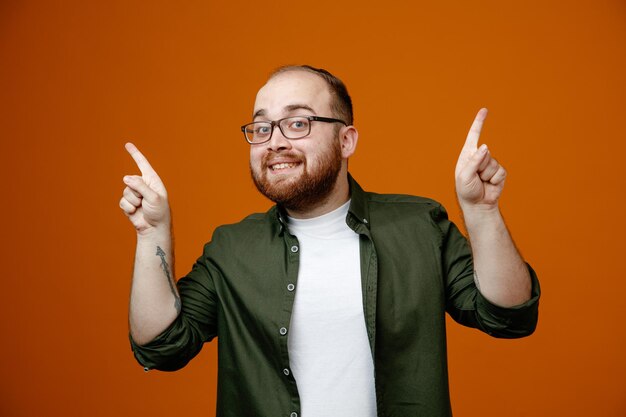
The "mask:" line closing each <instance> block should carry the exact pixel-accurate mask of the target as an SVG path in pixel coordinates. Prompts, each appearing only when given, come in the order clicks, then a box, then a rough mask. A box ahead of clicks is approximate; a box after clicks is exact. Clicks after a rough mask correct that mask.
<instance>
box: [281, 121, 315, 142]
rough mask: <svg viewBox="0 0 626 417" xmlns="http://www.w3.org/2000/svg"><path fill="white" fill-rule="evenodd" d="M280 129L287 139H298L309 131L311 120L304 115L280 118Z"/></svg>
mask: <svg viewBox="0 0 626 417" xmlns="http://www.w3.org/2000/svg"><path fill="white" fill-rule="evenodd" d="M280 130H282V132H283V134H284V135H285V137H287V138H289V139H300V138H303V137H305V136H306V135H308V134H309V133H310V132H311V121H310V120H309V119H307V118H306V117H289V118H287V119H283V120H281V122H280Z"/></svg>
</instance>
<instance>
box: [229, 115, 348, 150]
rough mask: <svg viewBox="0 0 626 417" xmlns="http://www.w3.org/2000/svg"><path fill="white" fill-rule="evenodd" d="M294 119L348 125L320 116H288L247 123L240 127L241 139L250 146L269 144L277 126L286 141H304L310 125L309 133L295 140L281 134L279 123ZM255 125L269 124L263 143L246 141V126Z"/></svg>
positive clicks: (281, 129)
mask: <svg viewBox="0 0 626 417" xmlns="http://www.w3.org/2000/svg"><path fill="white" fill-rule="evenodd" d="M295 118H301V119H308V120H309V121H310V122H323V123H342V124H343V125H345V126H348V124H347V123H346V122H344V121H343V120H339V119H333V118H332V117H322V116H289V117H284V118H282V119H279V120H272V121H259V122H252V123H247V124H245V125H243V126H241V131H242V132H243V137H244V138H245V139H246V142H248V143H249V144H250V145H260V144H262V143H266V142H269V141H270V140H271V139H272V135H273V134H274V128H275V127H276V126H278V129H280V133H282V134H283V136H284V137H286V138H287V139H304V138H306V137H307V136H309V135H310V134H311V125H310V124H309V131H308V132H307V133H306V135H302V136H299V137H297V138H290V137H289V136H287V135H286V134H285V132H283V128H282V127H281V125H280V124H281V122H282V121H283V120H287V119H295ZM257 123H269V124H270V126H271V131H270V135H269V136H268V138H267V140H264V141H263V142H252V141H251V140H250V139H248V135H247V133H246V128H247V127H248V126H253V125H255V124H257Z"/></svg>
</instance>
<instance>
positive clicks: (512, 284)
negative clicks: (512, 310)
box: [463, 207, 531, 307]
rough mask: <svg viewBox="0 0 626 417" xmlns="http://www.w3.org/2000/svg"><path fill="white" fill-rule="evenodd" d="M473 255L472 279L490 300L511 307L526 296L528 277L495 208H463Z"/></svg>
mask: <svg viewBox="0 0 626 417" xmlns="http://www.w3.org/2000/svg"><path fill="white" fill-rule="evenodd" d="M463 215H464V220H465V226H466V228H467V232H468V234H469V239H470V243H471V247H472V255H473V258H474V279H475V280H476V285H477V286H478V289H479V290H480V292H481V293H482V295H483V296H484V297H485V298H487V299H488V300H489V301H491V302H492V303H494V304H496V305H499V306H501V307H513V306H516V305H519V304H522V303H524V302H526V301H528V300H529V299H530V294H531V280H530V275H529V273H528V268H527V267H526V264H525V262H524V260H523V259H522V257H521V255H520V254H519V252H518V250H517V248H516V247H515V244H514V243H513V239H512V238H511V235H510V234H509V231H508V229H507V227H506V225H505V223H504V219H503V218H502V215H501V213H500V211H499V210H498V208H497V207H496V208H493V209H489V210H484V209H475V208H474V209H464V210H463Z"/></svg>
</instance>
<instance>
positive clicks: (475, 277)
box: [474, 270, 480, 291]
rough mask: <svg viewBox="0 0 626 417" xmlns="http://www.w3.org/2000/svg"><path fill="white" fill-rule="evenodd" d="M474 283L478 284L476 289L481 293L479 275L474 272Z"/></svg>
mask: <svg viewBox="0 0 626 417" xmlns="http://www.w3.org/2000/svg"><path fill="white" fill-rule="evenodd" d="M474 283H475V284H476V288H478V291H480V284H479V283H478V273H477V272H476V270H474Z"/></svg>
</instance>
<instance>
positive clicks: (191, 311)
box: [130, 244, 219, 371]
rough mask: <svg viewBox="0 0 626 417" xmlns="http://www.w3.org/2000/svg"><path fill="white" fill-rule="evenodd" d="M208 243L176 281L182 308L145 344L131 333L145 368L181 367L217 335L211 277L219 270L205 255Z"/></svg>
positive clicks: (164, 368) (132, 344) (206, 254)
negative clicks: (168, 324)
mask: <svg viewBox="0 0 626 417" xmlns="http://www.w3.org/2000/svg"><path fill="white" fill-rule="evenodd" d="M209 245H210V244H207V245H205V249H204V253H203V255H202V256H201V257H200V258H198V260H197V261H196V263H195V264H194V266H193V268H192V270H191V272H189V274H187V276H185V277H183V278H181V279H180V280H179V281H178V283H177V287H178V292H179V295H180V299H181V312H180V314H179V315H178V317H177V318H176V320H174V322H172V324H171V325H170V326H169V327H168V328H167V329H165V330H164V331H163V332H162V333H161V334H160V335H158V336H157V337H156V338H155V339H153V340H152V341H150V342H149V343H146V344H144V345H138V344H137V343H135V341H134V340H133V339H132V337H130V344H131V348H132V350H133V353H134V355H135V358H136V359H137V361H138V362H139V363H140V364H141V365H142V366H143V367H144V369H146V370H148V369H158V370H161V371H175V370H177V369H180V368H182V367H184V366H185V365H186V364H187V363H188V362H189V361H190V360H191V359H192V358H193V357H194V356H196V355H197V354H198V353H199V352H200V350H201V349H202V345H203V344H204V343H205V342H208V341H210V340H212V339H213V338H214V337H215V336H217V308H218V306H217V296H216V293H215V286H214V281H213V279H214V278H215V276H216V275H217V274H219V271H218V269H217V268H216V267H215V266H213V265H212V263H211V261H210V258H209V257H208V247H209Z"/></svg>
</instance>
